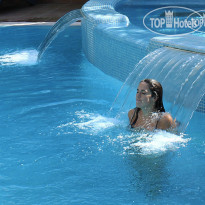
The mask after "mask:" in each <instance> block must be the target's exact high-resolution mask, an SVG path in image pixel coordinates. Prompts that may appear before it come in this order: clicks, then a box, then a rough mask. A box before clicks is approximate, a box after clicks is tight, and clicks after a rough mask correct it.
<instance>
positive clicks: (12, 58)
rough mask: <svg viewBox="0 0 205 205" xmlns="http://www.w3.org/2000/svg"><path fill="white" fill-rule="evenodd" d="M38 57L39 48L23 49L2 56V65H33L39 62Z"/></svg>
mask: <svg viewBox="0 0 205 205" xmlns="http://www.w3.org/2000/svg"><path fill="white" fill-rule="evenodd" d="M37 59H38V51H37V50H32V49H31V50H22V51H16V52H13V53H8V54H5V55H2V56H0V65H3V66H5V65H24V66H31V65H35V64H37Z"/></svg>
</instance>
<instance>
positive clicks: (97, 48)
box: [82, 0, 205, 113]
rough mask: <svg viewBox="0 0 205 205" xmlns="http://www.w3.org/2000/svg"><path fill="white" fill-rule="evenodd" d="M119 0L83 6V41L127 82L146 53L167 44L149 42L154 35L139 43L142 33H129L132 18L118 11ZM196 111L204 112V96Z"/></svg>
mask: <svg viewBox="0 0 205 205" xmlns="http://www.w3.org/2000/svg"><path fill="white" fill-rule="evenodd" d="M119 2H121V0H104V1H103V0H90V1H88V2H87V3H86V4H85V5H84V6H83V8H82V14H83V16H84V19H83V20H82V33H83V35H82V42H83V43H82V44H83V50H84V53H85V55H86V57H87V59H88V60H89V61H90V62H91V63H92V64H94V65H95V66H97V67H98V68H99V69H101V70H102V71H103V72H104V73H106V74H108V75H110V76H112V77H114V78H117V79H119V80H121V81H123V82H124V81H125V79H126V78H127V76H128V74H129V73H130V72H131V71H132V70H133V69H134V68H135V66H136V64H137V63H138V62H139V61H140V60H141V59H142V58H143V57H144V56H146V55H147V54H148V53H149V52H150V51H152V50H153V49H157V48H159V47H162V46H164V44H163V43H160V42H157V43H156V42H154V41H150V39H152V37H151V36H150V37H149V40H147V43H144V42H143V43H140V40H139V39H140V37H142V36H140V34H139V39H138V40H135V39H134V40H133V38H132V36H128V35H127V29H128V25H129V19H128V18H127V17H126V16H124V15H122V14H119V13H118V12H116V11H115V7H116V5H117V4H118V3H119ZM130 33H131V32H130ZM128 34H129V32H128ZM137 35H138V34H136V35H135V38H136V37H137ZM197 111H200V112H203V113H205V96H204V97H203V99H202V100H201V102H200V104H199V106H198V108H197Z"/></svg>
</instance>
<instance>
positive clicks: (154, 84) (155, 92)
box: [141, 79, 165, 112]
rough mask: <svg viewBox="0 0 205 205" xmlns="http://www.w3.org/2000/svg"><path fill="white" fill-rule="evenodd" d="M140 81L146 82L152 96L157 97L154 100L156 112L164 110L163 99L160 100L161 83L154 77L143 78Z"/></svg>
mask: <svg viewBox="0 0 205 205" xmlns="http://www.w3.org/2000/svg"><path fill="white" fill-rule="evenodd" d="M141 82H145V83H147V84H148V86H149V89H150V91H151V94H152V97H154V98H157V100H156V102H155V109H156V110H157V111H158V112H165V109H164V105H163V101H162V96H163V88H162V85H161V84H160V83H159V82H158V81H156V80H154V79H144V80H142V81H141Z"/></svg>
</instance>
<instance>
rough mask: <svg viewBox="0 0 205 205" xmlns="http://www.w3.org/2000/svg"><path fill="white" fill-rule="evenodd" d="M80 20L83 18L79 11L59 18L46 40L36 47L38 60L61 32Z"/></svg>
mask: <svg viewBox="0 0 205 205" xmlns="http://www.w3.org/2000/svg"><path fill="white" fill-rule="evenodd" d="M82 18H83V16H82V13H81V10H80V9H76V10H73V11H70V12H68V13H67V14H65V15H64V16H63V17H61V18H60V19H59V20H58V21H57V22H56V23H55V25H54V26H53V27H52V28H51V30H50V31H49V33H48V34H47V36H46V38H45V39H44V41H43V42H42V43H41V44H40V46H39V47H38V51H39V53H38V60H40V58H41V57H42V55H43V53H44V52H45V50H46V49H47V48H48V46H49V45H50V43H51V42H52V41H53V40H54V38H55V37H56V36H57V35H58V34H59V33H60V32H61V31H63V30H64V29H65V28H66V27H67V26H69V25H70V24H72V23H74V22H76V21H78V20H81V19H82Z"/></svg>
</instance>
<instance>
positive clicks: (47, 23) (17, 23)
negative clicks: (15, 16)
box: [0, 22, 81, 27]
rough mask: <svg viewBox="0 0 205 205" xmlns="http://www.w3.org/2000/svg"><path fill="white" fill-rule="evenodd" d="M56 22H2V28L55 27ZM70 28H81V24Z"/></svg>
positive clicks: (78, 23) (76, 23)
mask: <svg viewBox="0 0 205 205" xmlns="http://www.w3.org/2000/svg"><path fill="white" fill-rule="evenodd" d="M55 23H56V22H0V27H6V26H53V25H54V24H55ZM70 26H81V22H75V23H72V24H71V25H70Z"/></svg>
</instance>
